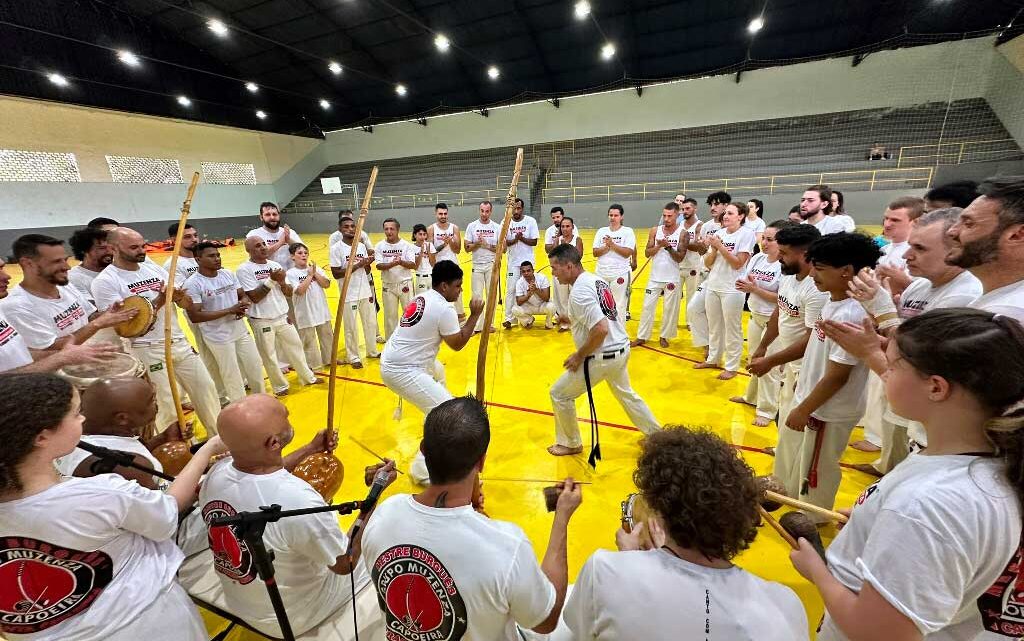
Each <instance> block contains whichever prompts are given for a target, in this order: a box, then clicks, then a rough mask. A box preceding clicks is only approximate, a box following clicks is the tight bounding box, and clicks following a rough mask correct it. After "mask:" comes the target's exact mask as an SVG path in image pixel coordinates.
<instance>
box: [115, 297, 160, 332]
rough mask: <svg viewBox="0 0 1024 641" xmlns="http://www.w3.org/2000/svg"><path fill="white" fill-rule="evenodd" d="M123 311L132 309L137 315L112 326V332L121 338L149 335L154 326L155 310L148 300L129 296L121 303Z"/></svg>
mask: <svg viewBox="0 0 1024 641" xmlns="http://www.w3.org/2000/svg"><path fill="white" fill-rule="evenodd" d="M122 305H123V306H124V309H134V310H136V311H137V312H138V313H137V314H135V317H134V318H131V319H129V320H126V321H125V322H123V323H121V324H120V325H115V326H114V331H115V332H117V335H118V336H120V337H121V338H138V337H139V336H144V335H146V334H148V333H149V331H150V330H151V329H153V326H154V325H156V310H155V309H153V303H151V302H150V301H149V299H148V298H143V297H142V296H129V297H128V298H126V299H124V302H123V303H122Z"/></svg>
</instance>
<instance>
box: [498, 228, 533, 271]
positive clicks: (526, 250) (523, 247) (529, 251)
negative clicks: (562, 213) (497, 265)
mask: <svg viewBox="0 0 1024 641" xmlns="http://www.w3.org/2000/svg"><path fill="white" fill-rule="evenodd" d="M499 231H500V230H499ZM518 232H522V233H523V238H527V239H536V238H540V230H538V229H537V221H536V220H534V219H533V216H523V219H522V220H516V219H514V218H513V219H512V220H511V221H509V224H508V233H507V234H505V243H506V244H507V243H508V241H510V240H514V239H515V237H516V234H517V233H518ZM506 246H507V245H506ZM527 261H529V262H531V263H532V262H533V246H531V245H527V244H526V243H516V244H515V245H512V246H511V247H509V248H508V268H509V271H512V272H515V273H517V274H518V271H519V270H518V269H515V268H517V267H519V266H520V265H522V264H523V263H525V262H527Z"/></svg>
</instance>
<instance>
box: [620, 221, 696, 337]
mask: <svg viewBox="0 0 1024 641" xmlns="http://www.w3.org/2000/svg"><path fill="white" fill-rule="evenodd" d="M678 216H679V205H677V204H675V203H674V202H671V203H666V204H665V207H664V209H663V210H662V214H661V220H662V223H661V225H659V226H657V227H651V231H650V232H649V233H648V234H647V247H646V248H644V255H645V256H647V257H648V258H650V259H651V273H650V276H648V277H647V287H645V288H644V307H643V311H642V312H641V316H640V328H639V329H638V330H637V334H636V340H635V341H633V342H632V343H631V345H632V346H633V347H636V346H638V345H643V344H644V343H646V342H647V341H649V340H650V339H651V333H652V332H653V331H654V312H655V310H656V309H657V308H658V299H659V298H661V297H662V295H664V297H665V303H664V305H662V308H661V331H660V339H659V340H658V344H659V345H661V346H662V347H668V339H670V338H675V337H676V333H677V332H678V331H679V263H680V262H682V260H683V258H684V257H685V256H686V245H687V243H686V240H688V239H689V235H687V236H686V238H685V239H684V240H683V242H682V243H680V234H685V232H683V228H682V227H681V226H680V225H679V222H678V220H677V218H678Z"/></svg>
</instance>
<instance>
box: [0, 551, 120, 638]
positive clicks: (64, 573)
mask: <svg viewBox="0 0 1024 641" xmlns="http://www.w3.org/2000/svg"><path fill="white" fill-rule="evenodd" d="M113 569H114V563H113V561H112V560H111V558H110V556H108V555H107V554H106V553H104V552H100V551H95V552H81V551H79V550H72V549H69V548H63V547H60V546H57V545H54V544H52V543H47V542H45V541H39V540H36V539H30V538H26V537H15V536H9V537H4V538H2V539H0V630H3V631H4V632H7V633H9V634H32V633H33V632H39V631H41V630H46V629H47V628H52V627H53V626H55V625H57V624H58V623H61V622H63V621H66V620H67V619H70V618H71V617H73V616H75V615H76V614H78V613H80V612H82V611H83V610H85V609H86V608H88V607H89V606H90V605H91V604H92V602H93V601H95V600H96V598H97V597H98V596H99V595H100V593H101V592H103V589H104V588H106V587H107V585H108V584H109V583H110V580H111V578H112V577H113Z"/></svg>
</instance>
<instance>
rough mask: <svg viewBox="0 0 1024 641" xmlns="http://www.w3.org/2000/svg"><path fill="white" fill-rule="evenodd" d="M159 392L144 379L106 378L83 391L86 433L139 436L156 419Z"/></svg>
mask: <svg viewBox="0 0 1024 641" xmlns="http://www.w3.org/2000/svg"><path fill="white" fill-rule="evenodd" d="M156 411H157V407H156V391H155V389H154V388H153V385H152V384H151V383H150V382H149V381H147V380H146V379H143V378H102V379H100V380H98V381H96V382H95V383H93V384H92V385H90V386H89V387H88V388H87V389H86V390H85V391H84V392H83V393H82V416H84V417H85V422H84V423H83V425H82V431H83V432H84V433H85V434H105V435H110V436H139V435H140V434H142V430H143V428H145V427H146V426H147V425H149V424H150V423H152V422H153V419H154V418H156Z"/></svg>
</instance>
